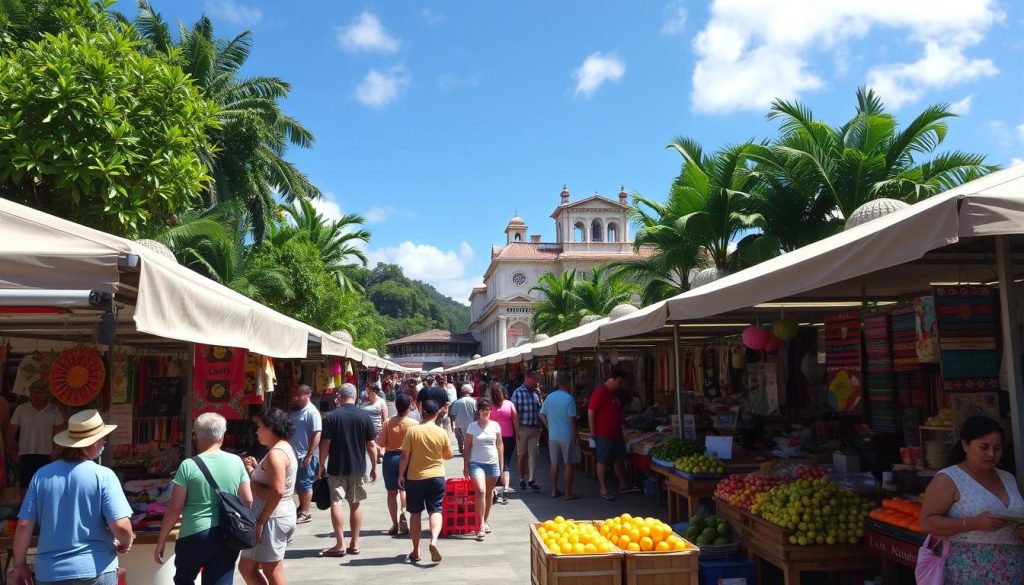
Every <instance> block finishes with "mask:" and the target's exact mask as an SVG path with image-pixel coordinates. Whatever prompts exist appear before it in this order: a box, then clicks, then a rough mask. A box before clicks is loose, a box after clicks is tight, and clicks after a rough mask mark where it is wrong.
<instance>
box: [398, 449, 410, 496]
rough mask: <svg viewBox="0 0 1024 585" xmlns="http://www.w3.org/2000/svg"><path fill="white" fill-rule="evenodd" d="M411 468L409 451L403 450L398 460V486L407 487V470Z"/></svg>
mask: <svg viewBox="0 0 1024 585" xmlns="http://www.w3.org/2000/svg"><path fill="white" fill-rule="evenodd" d="M408 470H409V452H408V451H402V458H401V459H400V460H399V462H398V487H400V488H405V472H406V471H408Z"/></svg>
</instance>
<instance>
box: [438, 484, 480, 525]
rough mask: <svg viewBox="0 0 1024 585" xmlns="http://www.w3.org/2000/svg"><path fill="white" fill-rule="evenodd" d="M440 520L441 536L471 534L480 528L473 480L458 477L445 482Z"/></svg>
mask: <svg viewBox="0 0 1024 585" xmlns="http://www.w3.org/2000/svg"><path fill="white" fill-rule="evenodd" d="M441 518H442V522H441V536H449V535H452V534H472V533H475V532H476V531H477V530H478V529H479V528H480V520H479V518H478V517H477V513H476V486H475V485H473V480H471V479H467V478H464V477H459V478H452V479H449V480H448V481H446V482H445V486H444V500H443V501H442V502H441Z"/></svg>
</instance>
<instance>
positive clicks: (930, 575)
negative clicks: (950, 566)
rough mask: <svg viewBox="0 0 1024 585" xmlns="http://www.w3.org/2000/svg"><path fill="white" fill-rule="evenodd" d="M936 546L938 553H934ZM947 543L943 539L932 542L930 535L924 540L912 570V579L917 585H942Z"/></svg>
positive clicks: (947, 551)
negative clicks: (914, 579) (913, 578)
mask: <svg viewBox="0 0 1024 585" xmlns="http://www.w3.org/2000/svg"><path fill="white" fill-rule="evenodd" d="M936 544H938V550H939V552H935V550H934V548H933V547H934V546H935V545H936ZM948 549H949V543H948V542H946V539H945V538H941V537H940V538H938V539H936V541H935V542H932V535H931V534H929V535H928V536H926V537H925V539H924V544H922V545H921V548H919V549H918V550H917V566H916V567H915V568H914V577H916V578H917V583H918V585H943V583H945V576H946V555H947V554H948V553H949V550H948Z"/></svg>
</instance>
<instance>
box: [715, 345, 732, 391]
mask: <svg viewBox="0 0 1024 585" xmlns="http://www.w3.org/2000/svg"><path fill="white" fill-rule="evenodd" d="M715 357H716V360H717V364H716V365H717V366H718V390H719V393H720V394H721V395H722V396H732V368H730V367H729V362H730V361H732V353H731V352H730V351H729V345H728V344H719V345H716V346H715Z"/></svg>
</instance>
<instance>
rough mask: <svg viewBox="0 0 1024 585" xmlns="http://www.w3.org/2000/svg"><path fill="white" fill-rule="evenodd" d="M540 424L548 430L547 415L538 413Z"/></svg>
mask: <svg viewBox="0 0 1024 585" xmlns="http://www.w3.org/2000/svg"><path fill="white" fill-rule="evenodd" d="M540 422H541V424H542V425H544V428H545V429H547V428H549V427H548V415H546V414H544V413H543V412H542V413H540Z"/></svg>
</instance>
